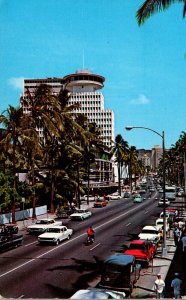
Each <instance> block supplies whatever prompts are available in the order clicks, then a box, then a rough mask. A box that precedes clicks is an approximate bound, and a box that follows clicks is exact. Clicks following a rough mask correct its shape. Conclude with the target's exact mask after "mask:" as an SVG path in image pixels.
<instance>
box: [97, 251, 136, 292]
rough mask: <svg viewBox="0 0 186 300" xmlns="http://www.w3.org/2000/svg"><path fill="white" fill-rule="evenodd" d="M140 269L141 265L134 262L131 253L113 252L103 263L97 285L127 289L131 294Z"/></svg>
mask: <svg viewBox="0 0 186 300" xmlns="http://www.w3.org/2000/svg"><path fill="white" fill-rule="evenodd" d="M140 271H141V265H140V264H137V263H136V259H135V257H134V256H133V255H125V254H121V253H116V254H113V255H111V256H109V257H108V258H107V259H106V260H105V261H104V263H103V268H102V274H101V281H100V283H99V287H101V288H108V289H114V290H116V291H128V292H129V294H131V293H132V290H133V287H134V284H135V283H136V281H137V280H138V279H139V277H140Z"/></svg>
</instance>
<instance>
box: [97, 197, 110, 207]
mask: <svg viewBox="0 0 186 300" xmlns="http://www.w3.org/2000/svg"><path fill="white" fill-rule="evenodd" d="M107 204H108V201H107V200H104V199H97V200H96V202H95V203H94V207H104V206H107Z"/></svg>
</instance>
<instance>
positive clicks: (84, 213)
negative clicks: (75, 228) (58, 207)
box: [70, 209, 92, 221]
mask: <svg viewBox="0 0 186 300" xmlns="http://www.w3.org/2000/svg"><path fill="white" fill-rule="evenodd" d="M91 216H92V212H91V211H90V210H87V209H77V210H76V212H75V213H73V214H72V215H70V219H71V220H81V221H83V220H85V219H87V218H90V217H91Z"/></svg>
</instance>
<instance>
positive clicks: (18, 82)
mask: <svg viewBox="0 0 186 300" xmlns="http://www.w3.org/2000/svg"><path fill="white" fill-rule="evenodd" d="M8 84H9V85H11V86H13V88H14V89H16V90H21V91H22V90H23V88H24V77H12V78H10V79H9V80H8Z"/></svg>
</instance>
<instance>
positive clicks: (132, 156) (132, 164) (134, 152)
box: [128, 146, 138, 191]
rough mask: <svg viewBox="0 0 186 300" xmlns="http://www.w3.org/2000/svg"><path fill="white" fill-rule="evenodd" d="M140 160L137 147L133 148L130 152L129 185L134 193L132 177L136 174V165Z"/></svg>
mask: <svg viewBox="0 0 186 300" xmlns="http://www.w3.org/2000/svg"><path fill="white" fill-rule="evenodd" d="M137 160H138V155H137V150H136V147H135V146H131V147H130V148H129V150H128V169H129V185H130V189H131V191H132V176H133V174H135V173H136V172H135V171H136V164H137Z"/></svg>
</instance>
